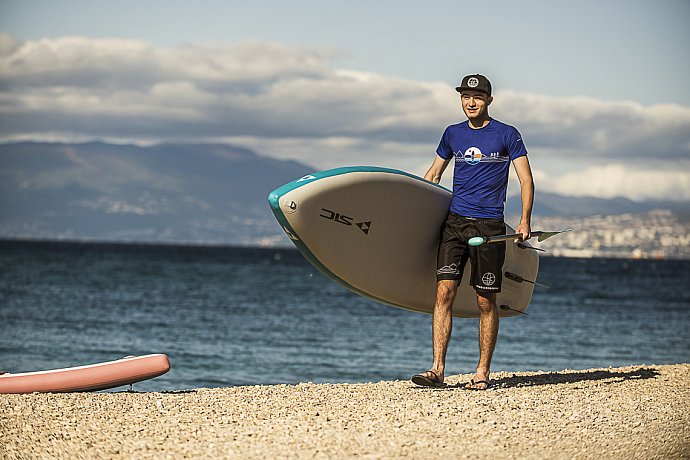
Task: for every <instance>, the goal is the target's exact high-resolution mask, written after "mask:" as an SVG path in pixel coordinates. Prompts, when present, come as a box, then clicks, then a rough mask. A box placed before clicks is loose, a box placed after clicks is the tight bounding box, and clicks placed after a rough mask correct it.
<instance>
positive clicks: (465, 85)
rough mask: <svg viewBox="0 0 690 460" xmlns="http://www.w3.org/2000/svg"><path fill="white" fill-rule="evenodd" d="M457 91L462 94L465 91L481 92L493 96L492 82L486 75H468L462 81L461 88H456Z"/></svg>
mask: <svg viewBox="0 0 690 460" xmlns="http://www.w3.org/2000/svg"><path fill="white" fill-rule="evenodd" d="M455 91H457V92H458V93H462V92H463V91H481V92H483V93H486V94H488V95H489V96H491V82H490V81H489V79H488V78H486V77H485V76H484V75H479V74H478V73H477V74H474V75H468V76H466V77H465V78H463V79H462V83H460V86H457V87H455Z"/></svg>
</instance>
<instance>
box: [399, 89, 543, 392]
mask: <svg viewBox="0 0 690 460" xmlns="http://www.w3.org/2000/svg"><path fill="white" fill-rule="evenodd" d="M455 89H456V90H457V91H458V92H459V93H460V95H461V96H460V100H461V103H462V110H463V112H464V113H465V115H466V116H467V121H465V122H463V123H459V124H456V125H451V126H449V127H448V128H446V130H445V132H444V133H443V137H442V138H441V142H440V143H439V146H438V149H437V150H436V153H437V155H436V158H435V159H434V162H433V164H432V165H431V168H430V169H429V171H428V172H427V173H426V175H425V176H424V178H425V179H426V180H429V181H431V182H435V183H439V182H440V180H441V176H442V174H443V172H444V171H445V169H446V167H447V166H448V163H449V162H450V160H451V159H452V158H453V157H455V171H454V175H453V197H452V200H451V204H450V210H449V213H448V217H447V219H446V222H445V223H444V225H443V228H442V233H441V243H440V246H439V251H438V266H437V271H436V279H437V291H436V303H435V304H434V313H433V319H432V332H433V339H432V340H433V348H434V362H433V365H432V366H431V369H430V370H428V371H426V372H423V373H421V374H417V375H415V376H413V377H412V381H413V382H414V383H416V384H417V385H422V386H432V387H442V386H445V383H444V371H445V362H446V351H447V350H448V342H449V340H450V335H451V329H452V321H453V317H452V307H453V301H454V299H455V295H456V293H457V289H458V286H459V285H460V281H461V278H462V274H463V270H464V268H465V265H466V263H467V260H468V259H470V261H471V268H472V270H471V271H472V275H471V279H470V283H471V285H472V286H473V287H474V289H475V292H476V296H477V307H478V308H479V364H478V365H477V369H476V373H475V376H474V378H473V379H472V380H471V381H470V382H469V383H468V384H467V385H466V386H465V388H467V389H473V390H486V389H487V388H489V386H490V380H489V375H490V372H491V369H490V368H491V357H492V355H493V351H494V347H495V346H496V338H497V336H498V310H497V308H496V293H498V292H500V291H501V282H502V267H503V261H504V259H505V243H494V244H485V245H482V246H478V247H474V246H469V245H468V244H467V241H468V240H469V239H470V238H471V237H473V236H493V235H501V234H505V230H506V228H505V223H504V220H503V219H504V217H503V208H504V204H505V197H506V188H507V186H508V174H509V170H510V163H511V162H512V164H513V166H514V167H515V171H516V172H517V176H518V179H519V181H520V189H521V196H522V217H521V220H520V224H519V225H518V227H517V233H521V234H522V239H523V240H526V239H529V237H530V221H531V215H532V203H533V200H534V182H533V180H532V171H531V169H530V165H529V160H528V159H527V150H526V149H525V146H524V144H523V142H522V138H521V136H520V133H519V132H518V131H517V129H515V128H514V127H512V126H509V125H506V124H504V123H501V122H500V121H498V120H494V119H493V118H491V117H490V116H489V106H490V105H491V103H492V102H493V97H492V96H491V83H490V82H489V80H488V79H487V78H486V77H485V76H483V75H468V76H466V77H465V78H463V79H462V82H461V84H460V86H458V87H457V88H455Z"/></svg>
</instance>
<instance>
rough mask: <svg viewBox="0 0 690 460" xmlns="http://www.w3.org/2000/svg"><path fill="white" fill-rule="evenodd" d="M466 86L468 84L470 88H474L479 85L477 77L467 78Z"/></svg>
mask: <svg viewBox="0 0 690 460" xmlns="http://www.w3.org/2000/svg"><path fill="white" fill-rule="evenodd" d="M467 86H469V87H470V88H476V87H477V86H479V79H478V78H476V77H470V79H469V80H467Z"/></svg>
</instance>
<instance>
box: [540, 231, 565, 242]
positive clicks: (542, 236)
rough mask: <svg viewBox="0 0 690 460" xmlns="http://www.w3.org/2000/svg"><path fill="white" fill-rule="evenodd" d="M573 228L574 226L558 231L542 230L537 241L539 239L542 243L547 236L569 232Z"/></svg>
mask: <svg viewBox="0 0 690 460" xmlns="http://www.w3.org/2000/svg"><path fill="white" fill-rule="evenodd" d="M571 230H572V228H568V229H566V230H559V231H557V232H541V234H540V235H539V237H538V238H537V241H539V242H540V243H541V242H542V241H544V240H545V239H547V238H551V237H552V236H554V235H558V234H560V233H566V232H569V231H571Z"/></svg>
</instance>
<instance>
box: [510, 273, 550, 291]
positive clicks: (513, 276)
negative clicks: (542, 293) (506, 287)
mask: <svg viewBox="0 0 690 460" xmlns="http://www.w3.org/2000/svg"><path fill="white" fill-rule="evenodd" d="M504 275H505V277H506V278H508V279H509V280H513V281H515V282H517V283H523V282H524V283H531V284H534V285H535V286H539V287H543V288H546V289H548V288H549V287H548V286H547V285H546V284H541V283H539V282H537V281H532V280H526V279H525V278H523V277H522V276H520V275H518V274H517V273H512V272H505V273H504Z"/></svg>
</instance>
